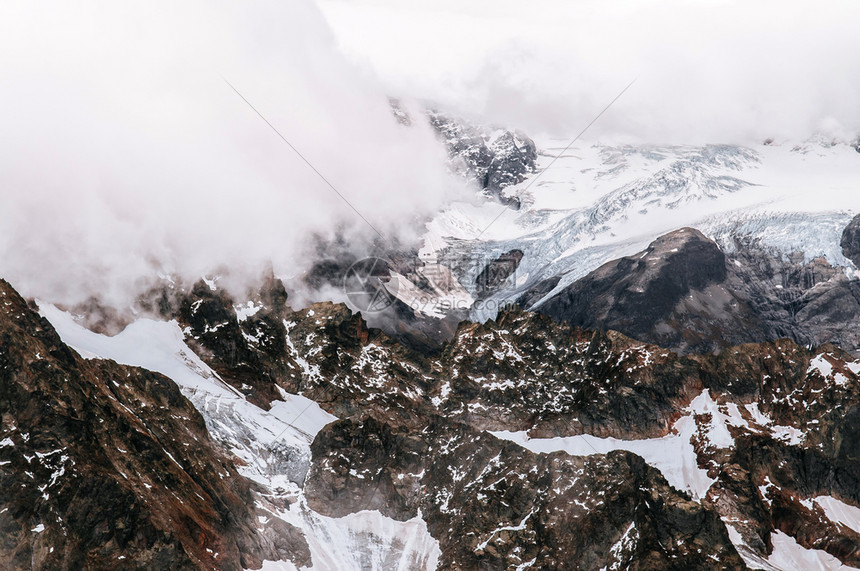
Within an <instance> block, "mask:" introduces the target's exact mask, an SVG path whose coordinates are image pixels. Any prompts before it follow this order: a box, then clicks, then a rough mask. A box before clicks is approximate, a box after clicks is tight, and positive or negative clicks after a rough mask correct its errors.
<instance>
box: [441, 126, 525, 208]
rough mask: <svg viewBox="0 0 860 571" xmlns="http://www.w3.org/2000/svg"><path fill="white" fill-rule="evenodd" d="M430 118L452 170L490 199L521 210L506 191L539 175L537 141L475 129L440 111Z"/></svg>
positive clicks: (504, 131) (518, 201)
mask: <svg viewBox="0 0 860 571" xmlns="http://www.w3.org/2000/svg"><path fill="white" fill-rule="evenodd" d="M428 116H429V119H430V124H431V125H432V126H433V128H434V129H436V131H437V132H438V133H439V135H440V136H441V138H442V140H443V141H444V142H445V145H446V146H447V147H448V152H449V153H450V155H451V167H452V169H453V170H454V171H455V172H457V173H459V174H461V175H463V176H464V177H465V178H466V179H467V180H472V181H474V182H475V183H477V184H478V185H479V187H480V188H482V189H483V190H484V192H485V193H486V195H487V196H489V197H491V198H493V199H495V200H497V201H499V202H500V203H502V204H505V205H507V206H509V207H511V208H513V209H515V210H518V209H519V208H520V199H519V198H517V197H516V196H508V195H506V194H505V193H504V192H503V191H504V189H505V188H507V187H509V186H513V185H515V184H519V183H520V182H522V181H523V180H525V178H526V177H527V176H528V175H529V174H531V173H533V172H534V171H535V168H536V164H537V147H536V145H535V143H534V141H532V140H531V139H530V138H529V137H527V136H526V135H525V134H523V133H521V132H519V131H508V130H505V129H493V128H488V127H483V126H479V125H475V124H473V123H470V122H468V121H466V120H464V119H462V118H459V117H455V116H453V115H450V114H447V113H444V112H441V111H438V110H430V111H429V112H428Z"/></svg>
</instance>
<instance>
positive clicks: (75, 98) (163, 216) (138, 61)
mask: <svg viewBox="0 0 860 571" xmlns="http://www.w3.org/2000/svg"><path fill="white" fill-rule="evenodd" d="M224 79H227V80H229V82H230V83H232V84H233V85H234V86H235V87H236V88H237V89H238V90H239V91H240V92H241V93H242V95H244V96H245V97H246V98H247V99H248V100H249V101H250V102H251V103H252V104H253V105H254V106H255V107H256V108H257V109H258V110H259V111H260V112H261V113H262V114H263V115H264V116H265V117H266V119H267V120H268V121H270V122H271V123H272V124H273V125H274V126H276V127H277V129H278V130H279V131H280V132H281V133H282V134H283V135H284V136H285V137H286V138H287V139H288V140H289V141H290V143H292V144H293V145H294V146H295V147H296V148H297V149H299V150H300V151H301V152H302V153H303V154H304V156H305V157H306V158H307V159H308V160H309V161H310V162H311V163H312V164H313V165H314V167H315V168H317V169H318V170H319V171H320V173H322V174H323V175H324V176H325V177H326V178H327V179H328V180H329V181H330V182H331V183H332V184H333V185H334V186H335V187H336V189H337V190H338V191H339V192H340V193H341V194H343V196H344V197H345V198H346V199H347V200H348V201H349V202H350V203H351V204H352V205H353V206H354V207H355V209H357V210H358V211H359V212H360V213H361V215H362V216H364V217H365V218H366V219H367V221H368V222H369V223H370V225H372V226H373V227H374V228H376V229H377V230H379V231H380V232H381V233H382V234H384V235H385V238H386V239H389V238H391V237H392V236H394V235H399V236H401V237H403V235H404V234H408V233H410V232H413V233H414V232H415V231H416V230H420V229H421V224H419V223H416V221H417V220H420V219H421V217H422V216H425V215H427V214H428V213H430V212H433V211H434V210H435V209H438V207H439V205H440V204H441V203H442V202H443V201H444V200H446V199H447V198H449V197H450V193H452V192H462V184H459V185H458V183H456V181H454V180H453V179H452V178H450V177H449V175H448V174H447V172H446V170H445V166H444V165H445V155H444V149H443V148H442V146H441V145H440V144H439V143H438V142H437V141H436V139H435V138H434V136H433V134H432V132H431V131H430V128H429V127H427V126H424V125H421V124H417V125H415V126H414V127H413V128H410V129H407V128H405V127H403V126H401V125H399V124H398V123H397V122H396V121H395V119H394V117H393V116H392V113H391V110H390V108H389V104H388V99H387V93H386V90H385V88H384V86H382V85H381V84H380V83H379V82H378V81H377V80H376V79H375V78H374V77H373V76H372V74H369V73H367V72H366V71H364V70H361V69H360V68H358V67H356V66H354V65H353V64H351V63H349V62H348V61H347V60H346V59H345V58H344V57H342V55H341V54H340V53H339V52H338V50H337V48H336V47H335V43H334V38H333V36H332V33H331V31H330V29H329V28H328V25H327V23H326V21H325V20H324V18H323V17H322V15H321V13H320V12H319V10H318V8H317V7H316V5H314V4H313V3H312V2H311V1H309V0H290V1H288V2H282V1H269V2H265V1H262V2H202V1H200V2H180V3H174V2H138V3H124V2H123V3H111V2H74V3H69V2H38V3H31V2H4V3H3V4H2V8H0V132H2V143H0V145H2V147H0V277H3V278H5V279H7V280H9V281H10V282H12V283H13V285H14V286H15V287H17V288H19V289H20V290H21V291H22V292H23V293H24V294H25V295H30V296H39V297H41V298H43V299H48V300H50V301H56V302H65V303H73V302H75V301H80V300H81V299H84V298H87V297H89V296H90V295H95V296H99V297H104V298H105V299H106V301H109V302H111V303H125V302H127V301H128V299H127V298H128V296H130V295H133V293H134V291H135V290H136V289H139V288H140V287H142V286H143V283H144V282H145V281H146V279H149V278H151V277H152V276H156V275H158V274H170V273H172V274H177V275H179V276H182V277H186V278H188V279H196V278H197V277H199V276H200V275H202V274H205V273H208V272H212V271H215V270H216V269H218V268H222V267H226V268H230V269H231V270H233V272H232V273H235V274H240V275H241V274H247V275H254V276H257V275H259V272H261V271H263V269H264V268H266V267H268V266H269V264H270V263H272V264H273V265H274V270H275V273H276V274H278V275H282V276H291V275H295V274H298V273H300V272H301V271H303V270H304V269H306V265H307V259H305V258H304V256H303V255H304V253H305V252H306V251H307V244H308V242H309V239H310V237H311V236H313V235H319V236H322V237H324V238H325V237H328V236H331V235H333V233H334V232H335V231H336V230H339V231H340V232H341V233H342V234H343V235H346V236H347V237H348V238H349V241H350V242H351V243H353V244H355V245H356V247H358V246H359V245H360V244H361V243H363V242H366V241H369V240H370V239H372V238H374V237H375V235H374V231H373V230H371V229H370V227H369V225H368V224H366V223H365V222H364V221H362V219H361V217H359V216H358V215H357V214H356V213H355V212H354V211H353V210H352V209H351V208H350V207H349V206H348V205H347V204H346V203H345V201H343V200H341V198H339V197H338V196H337V195H336V194H335V192H334V191H332V190H331V189H330V188H329V187H328V186H327V185H326V184H325V183H324V182H323V181H322V180H321V179H320V178H319V177H318V176H317V174H316V173H314V172H313V170H311V169H310V168H309V167H308V166H307V165H306V164H305V163H304V162H303V161H302V160H301V159H300V158H299V157H298V156H297V155H296V154H295V153H294V152H293V151H292V150H291V149H290V148H289V147H288V146H287V145H286V144H285V143H284V142H283V141H282V140H280V139H279V137H278V135H276V134H275V133H274V132H273V131H272V130H271V129H270V128H269V126H267V125H266V123H265V122H264V121H263V120H262V119H261V118H260V117H258V116H257V115H256V114H255V112H254V111H253V110H252V109H251V108H250V107H249V106H248V105H247V104H246V103H245V102H244V101H242V99H241V98H240V97H239V96H238V95H237V94H236V93H234V92H233V90H232V89H231V88H230V87H229V86H228V85H227V84H226V83H225V81H224ZM406 238H407V239H408V236H406Z"/></svg>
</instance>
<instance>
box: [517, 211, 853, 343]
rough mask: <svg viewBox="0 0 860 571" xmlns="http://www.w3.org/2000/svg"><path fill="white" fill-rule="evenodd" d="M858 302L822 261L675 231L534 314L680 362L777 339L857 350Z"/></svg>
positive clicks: (538, 292)
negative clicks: (665, 351) (613, 334)
mask: <svg viewBox="0 0 860 571" xmlns="http://www.w3.org/2000/svg"><path fill="white" fill-rule="evenodd" d="M855 222H856V220H855ZM855 226H856V224H855V223H852V225H849V227H848V228H846V230H845V234H844V236H843V251H844V252H846V254H845V255H846V256H847V257H849V258H850V257H851V256H852V255H854V254H853V253H852V252H853V251H854V250H855V249H856V250H857V251H858V252H860V241H858V238H857V236H855V234H856V233H857V232H856V228H855ZM855 242H857V244H855ZM557 283H558V282H557V281H556V282H555V283H553V282H552V281H549V282H547V283H539V284H537V285H535V286H534V287H533V288H532V289H531V290H529V291H526V292H525V293H524V294H523V296H522V297H521V298H520V301H519V303H520V304H521V305H522V306H523V307H528V308H530V307H531V305H530V304H532V303H534V302H536V301H537V300H539V299H541V298H542V297H543V296H544V295H545V294H546V293H548V292H549V291H551V290H552V289H553V288H554V287H555V285H556V284H557ZM858 300H860V282H858V281H857V280H852V279H848V278H847V277H846V276H845V274H844V273H843V272H842V270H841V269H840V268H835V267H833V266H831V265H830V264H829V263H828V262H827V261H826V260H825V259H823V258H817V259H814V260H809V261H805V260H804V256H803V253H802V252H797V253H796V254H793V255H792V256H788V257H787V258H785V259H784V258H783V257H782V256H781V255H780V254H778V253H774V252H772V251H770V250H768V249H767V248H766V247H764V246H762V245H761V244H760V243H757V242H755V241H749V240H748V241H741V240H740V239H736V243H735V244H734V247H733V251H732V253H731V254H725V253H724V252H723V251H721V250H720V248H719V247H718V246H717V244H716V243H714V242H713V241H711V240H710V239H708V238H706V237H705V236H704V235H702V234H701V233H700V232H699V231H697V230H694V229H690V228H683V229H681V230H677V231H675V232H671V233H669V234H667V235H665V236H662V237H660V238H658V239H657V240H655V241H654V242H653V243H652V244H650V245H649V246H648V248H647V249H646V250H645V251H643V252H640V253H638V254H635V255H633V256H628V257H625V258H621V259H618V260H614V261H611V262H608V263H606V264H604V265H603V266H601V267H600V268H598V269H597V270H595V271H593V272H591V273H590V274H588V275H587V276H585V277H583V278H581V279H579V280H577V281H575V282H573V283H572V284H570V285H569V286H567V287H566V288H564V289H562V290H561V291H560V292H558V293H557V294H556V295H554V296H553V297H552V298H550V299H549V300H547V301H546V302H544V303H543V304H542V305H540V306H538V307H536V308H535V310H536V311H539V312H541V313H544V314H546V315H550V316H552V317H553V318H555V319H558V320H560V321H566V322H568V323H571V324H572V325H577V326H580V327H584V328H587V329H601V330H609V329H612V330H616V331H620V332H622V333H624V334H625V335H629V336H630V337H633V338H635V339H640V340H643V341H647V342H649V343H654V344H655V345H659V346H661V347H667V348H670V349H672V350H675V351H679V352H683V353H703V352H713V351H720V350H722V349H725V348H727V347H731V346H733V345H739V344H742V343H760V342H765V341H774V340H776V339H780V338H783V337H788V338H791V339H793V340H794V341H796V342H797V343H800V344H804V345H821V344H824V343H836V344H837V345H839V346H840V347H843V348H845V349H847V350H853V349H856V348H860V333H858V330H857V328H856V327H855V324H856V323H857V321H858V319H860V301H858Z"/></svg>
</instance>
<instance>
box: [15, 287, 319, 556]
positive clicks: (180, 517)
mask: <svg viewBox="0 0 860 571" xmlns="http://www.w3.org/2000/svg"><path fill="white" fill-rule="evenodd" d="M0 418H2V425H0V443H2V444H0V567H2V568H4V569H23V568H27V569H117V568H128V569H234V570H238V569H242V568H247V567H249V566H254V565H255V564H258V563H259V562H260V560H261V558H263V557H265V556H268V557H270V558H272V557H274V556H277V555H278V551H277V550H274V549H272V548H271V547H270V546H267V545H265V543H264V541H263V540H261V539H260V538H259V537H258V535H257V532H256V529H255V525H254V523H253V519H254V517H253V508H252V506H253V497H252V495H251V492H250V490H249V488H248V485H247V483H246V482H245V480H244V479H243V478H241V477H239V475H238V473H237V472H236V469H235V467H234V466H233V464H232V461H231V460H230V459H229V458H228V457H226V456H225V455H224V454H223V453H222V452H221V451H219V450H218V449H217V448H216V447H215V445H214V444H213V443H212V442H211V440H210V439H209V435H208V433H207V431H206V428H205V425H204V422H203V419H202V418H201V416H200V415H199V414H198V412H197V411H196V410H195V409H194V407H193V406H192V405H191V404H190V403H189V402H188V401H187V400H186V399H185V398H184V397H183V396H182V395H181V394H180V392H179V389H178V388H177V386H176V385H175V384H174V383H173V382H172V381H170V380H169V379H167V378H165V377H163V376H161V375H158V374H155V373H151V372H149V371H146V370H143V369H138V368H134V367H126V366H121V365H118V364H116V363H114V362H112V361H102V360H84V359H82V358H81V357H79V356H78V355H77V354H76V353H74V352H73V351H71V350H70V349H69V348H68V347H66V346H65V345H64V344H63V343H62V342H61V341H60V339H59V337H58V336H57V334H56V333H55V332H54V330H53V328H52V327H51V325H50V324H49V323H48V322H47V321H46V320H45V319H43V318H41V317H40V316H39V315H38V314H36V313H35V312H34V311H33V310H31V309H30V308H29V307H28V306H27V304H26V303H25V301H24V300H23V299H21V297H20V296H19V295H18V294H17V293H16V292H15V291H14V290H13V289H12V288H11V287H10V286H9V284H7V283H6V282H4V281H2V280H0ZM300 551H301V550H300V548H299V549H297V551H296V552H295V553H294V554H293V555H296V556H298V557H299V559H301V555H302V554H301V552H300ZM305 551H306V549H305Z"/></svg>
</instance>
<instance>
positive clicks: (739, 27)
mask: <svg viewBox="0 0 860 571" xmlns="http://www.w3.org/2000/svg"><path fill="white" fill-rule="evenodd" d="M322 7H323V10H324V12H325V14H326V15H327V17H328V19H329V21H330V22H331V24H332V27H333V29H334V31H335V33H336V36H337V38H338V42H339V43H340V45H342V46H343V47H344V49H345V51H347V52H349V53H350V54H351V57H353V59H354V60H355V61H357V62H358V63H359V64H360V65H363V66H365V67H366V68H367V69H372V70H375V71H376V72H377V73H379V74H380V76H382V77H383V78H384V79H385V81H386V82H387V83H388V85H389V86H390V90H392V91H395V92H399V93H408V94H417V95H420V96H421V97H426V98H430V99H434V100H436V101H438V102H439V103H441V104H444V105H449V106H457V107H460V108H461V109H462V110H464V111H467V112H470V113H472V114H474V115H476V116H479V117H484V118H488V119H490V120H495V121H499V122H502V123H507V124H513V125H517V126H519V127H521V128H523V129H526V130H528V131H530V132H532V133H536V132H548V133H551V134H556V135H561V136H566V135H570V134H571V133H576V132H578V131H579V129H580V128H582V127H583V126H584V125H586V124H587V123H588V122H589V121H590V120H591V119H592V118H593V117H594V116H595V115H596V114H597V113H598V112H599V111H600V110H601V109H602V108H603V107H604V106H605V105H606V104H608V103H609V102H610V101H611V100H612V99H613V97H615V96H616V95H617V94H618V93H619V92H620V91H621V90H622V89H623V88H624V86H625V85H627V84H628V83H629V82H630V81H632V80H634V79H636V83H635V85H634V86H633V87H632V88H631V89H630V90H629V91H628V92H627V93H625V95H624V96H623V97H622V98H621V99H620V100H619V101H618V102H617V103H616V104H615V105H614V106H613V108H612V109H611V112H608V113H607V114H606V115H605V116H603V117H602V118H601V120H600V121H599V122H598V123H597V124H595V125H594V127H593V128H592V129H591V130H589V138H590V139H592V140H594V139H598V138H599V139H601V140H621V141H624V140H630V141H641V142H659V143H686V142H694V143H695V142H741V143H743V142H751V141H760V140H762V139H764V138H769V137H772V138H776V139H792V140H797V139H804V138H807V137H809V136H810V135H812V134H813V133H820V134H822V135H824V136H827V137H836V138H841V139H846V138H847V139H850V138H853V137H856V136H857V135H858V134H860V51H858V50H857V47H856V42H857V29H858V24H860V3H858V2H856V1H854V0H835V1H833V2H818V3H810V2H801V1H796V0H757V1H754V2H751V1H747V0H612V1H605V0H575V1H570V0H536V1H534V2H515V1H513V0H471V1H469V2H457V1H454V0H416V1H415V2H400V1H398V0H360V1H349V0H322Z"/></svg>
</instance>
